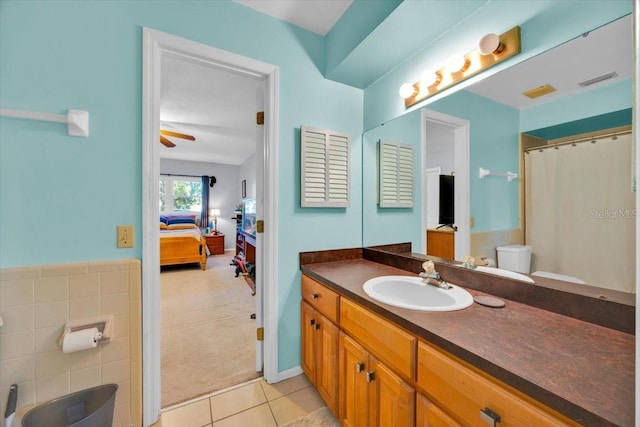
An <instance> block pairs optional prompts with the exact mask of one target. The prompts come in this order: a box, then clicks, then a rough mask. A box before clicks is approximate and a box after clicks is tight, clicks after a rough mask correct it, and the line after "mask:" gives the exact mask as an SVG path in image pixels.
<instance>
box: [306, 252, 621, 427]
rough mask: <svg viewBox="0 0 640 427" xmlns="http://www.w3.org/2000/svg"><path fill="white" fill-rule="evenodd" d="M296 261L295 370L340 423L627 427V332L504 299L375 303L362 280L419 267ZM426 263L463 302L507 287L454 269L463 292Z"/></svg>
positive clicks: (405, 262)
mask: <svg viewBox="0 0 640 427" xmlns="http://www.w3.org/2000/svg"><path fill="white" fill-rule="evenodd" d="M417 261H420V260H417ZM300 264H301V270H302V273H303V274H302V288H301V295H302V302H301V310H302V311H301V312H302V316H301V322H302V325H301V328H302V366H303V370H304V372H305V373H306V374H307V376H308V377H309V378H310V380H311V382H312V383H313V384H314V385H315V387H316V388H317V389H318V391H319V393H320V395H321V396H322V398H323V399H324V400H325V402H326V403H327V405H328V407H329V408H330V409H331V411H332V412H333V413H334V414H335V415H336V416H337V417H338V419H339V420H340V422H341V423H342V425H343V426H370V425H371V426H373V425H381V426H382V425H389V426H441V425H445V426H466V425H472V426H476V425H477V426H486V425H497V426H527V425H530V426H562V425H616V426H633V425H634V405H633V404H634V380H633V379H634V335H633V334H632V333H627V332H624V331H620V330H616V329H615V328H611V327H607V326H602V325H597V324H594V323H592V322H587V321H584V320H579V319H576V318H575V317H569V316H566V315H563V314H560V313H554V312H551V311H548V310H543V309H541V308H538V307H535V306H533V305H528V304H524V303H521V302H516V301H513V300H508V299H504V298H503V299H504V300H505V302H506V307H504V308H500V309H495V308H488V307H484V306H480V305H478V304H473V305H472V306H470V307H468V308H466V309H463V310H459V311H449V312H419V311H415V310H408V309H403V308H396V307H393V306H390V305H386V304H383V303H379V302H377V301H375V300H374V299H372V298H370V297H369V296H368V295H367V294H366V293H365V292H364V290H363V286H362V285H363V283H365V282H366V281H367V280H369V279H372V278H374V277H380V276H387V275H404V276H406V275H412V274H417V272H418V271H419V267H418V270H416V269H415V268H416V267H415V266H416V265H418V266H419V265H420V264H416V263H414V262H411V260H409V259H407V258H404V257H400V256H394V255H393V254H390V253H386V254H384V256H380V254H379V253H378V254H376V253H373V255H372V253H371V252H370V251H368V250H367V249H350V250H344V251H339V250H338V251H325V252H322V253H319V252H315V253H303V254H301V255H300ZM436 265H437V269H438V271H441V273H442V274H443V278H445V280H448V281H451V282H453V283H455V284H457V285H459V286H462V287H465V288H466V289H467V291H469V292H470V293H471V294H473V295H485V294H486V292H483V291H480V290H478V289H476V288H478V287H482V286H481V284H480V285H479V283H480V282H487V283H489V282H491V283H493V284H494V286H497V285H501V284H505V286H507V287H508V286H509V282H512V281H511V280H509V279H505V278H498V277H489V278H487V277H484V276H488V275H486V274H482V273H476V272H470V271H468V272H467V271H463V269H460V268H459V267H458V268H457V269H458V270H461V271H460V273H461V276H460V277H459V278H458V279H460V278H465V277H466V279H465V281H467V282H468V283H466V284H465V283H462V282H461V281H460V280H458V281H454V280H452V278H451V277H452V276H451V275H452V274H454V275H455V274H456V273H458V272H455V271H454V272H453V273H451V271H449V270H448V269H447V265H446V264H444V263H442V264H441V263H437V262H436ZM448 268H449V269H451V267H450V266H449V267H448ZM469 273H470V274H471V275H469ZM474 275H480V276H479V280H480V282H478V283H472V282H474V279H475V277H474ZM447 276H449V277H447ZM496 284H497V285H496ZM511 285H513V283H511ZM515 286H527V285H524V284H522V283H516V284H515ZM614 306H615V304H614ZM623 311H624V310H623ZM498 420H499V421H498Z"/></svg>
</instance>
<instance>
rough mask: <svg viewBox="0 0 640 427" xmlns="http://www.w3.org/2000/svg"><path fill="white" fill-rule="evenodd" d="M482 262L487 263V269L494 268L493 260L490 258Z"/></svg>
mask: <svg viewBox="0 0 640 427" xmlns="http://www.w3.org/2000/svg"><path fill="white" fill-rule="evenodd" d="M484 261H485V262H486V263H487V267H495V266H496V262H495V260H493V259H491V258H486V259H485V260H484Z"/></svg>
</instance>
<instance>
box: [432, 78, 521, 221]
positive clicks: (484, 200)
mask: <svg viewBox="0 0 640 427" xmlns="http://www.w3.org/2000/svg"><path fill="white" fill-rule="evenodd" d="M429 108H430V109H433V110H436V111H439V112H441V113H445V114H448V115H450V116H455V117H459V118H462V119H465V120H468V121H469V123H470V135H471V139H470V151H469V155H470V158H469V168H470V174H469V189H470V191H471V194H470V214H471V216H472V217H473V218H474V220H475V225H474V227H472V228H471V232H472V233H473V232H478V231H489V230H505V229H509V228H518V220H519V218H518V187H519V181H517V180H514V181H511V182H509V181H507V179H506V178H503V177H496V176H487V177H485V178H483V179H480V177H479V169H480V167H483V168H485V169H489V170H492V171H495V172H501V173H504V172H507V171H511V172H515V173H518V174H519V173H520V172H519V164H518V138H519V135H518V133H519V132H518V123H519V111H518V110H516V109H514V108H511V107H508V106H506V105H504V104H500V103H498V102H494V101H491V100H489V99H487V98H484V97H482V96H478V95H475V94H473V93H471V92H468V91H465V90H463V91H460V92H456V93H454V94H452V95H451V96H448V97H446V98H443V99H441V100H438V101H436V102H434V103H433V104H431V105H429Z"/></svg>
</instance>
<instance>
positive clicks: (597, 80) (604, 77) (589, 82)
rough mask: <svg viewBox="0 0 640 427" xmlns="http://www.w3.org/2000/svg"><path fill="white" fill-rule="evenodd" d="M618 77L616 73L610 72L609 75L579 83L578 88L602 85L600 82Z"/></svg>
mask: <svg viewBox="0 0 640 427" xmlns="http://www.w3.org/2000/svg"><path fill="white" fill-rule="evenodd" d="M617 76H618V73H616V72H615V71H612V72H610V73H608V74H603V75H601V76H598V77H594V78H592V79H589V80H585V81H583V82H580V83H578V86H582V87H587V86H591V85H593V84H596V83H600V82H602V81H604V80H609V79H612V78H614V77H617Z"/></svg>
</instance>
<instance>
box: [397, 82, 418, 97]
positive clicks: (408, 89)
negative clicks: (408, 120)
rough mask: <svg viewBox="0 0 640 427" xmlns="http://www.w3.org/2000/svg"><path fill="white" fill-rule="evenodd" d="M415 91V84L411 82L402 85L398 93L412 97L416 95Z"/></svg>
mask: <svg viewBox="0 0 640 427" xmlns="http://www.w3.org/2000/svg"><path fill="white" fill-rule="evenodd" d="M414 92H415V89H414V88H413V85H411V84H409V83H405V84H403V85H402V86H400V90H398V93H399V94H400V96H401V97H402V98H410V97H412V96H413V95H414Z"/></svg>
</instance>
